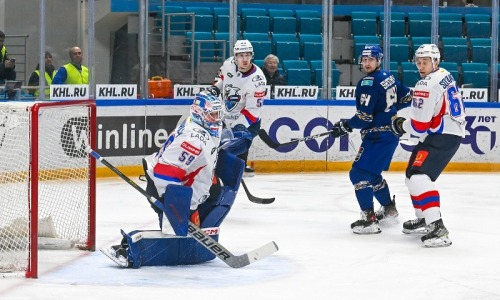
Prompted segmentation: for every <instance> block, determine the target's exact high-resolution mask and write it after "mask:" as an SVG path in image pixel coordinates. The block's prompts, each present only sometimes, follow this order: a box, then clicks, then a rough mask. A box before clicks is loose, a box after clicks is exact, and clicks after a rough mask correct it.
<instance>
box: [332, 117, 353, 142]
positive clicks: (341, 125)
mask: <svg viewBox="0 0 500 300" xmlns="http://www.w3.org/2000/svg"><path fill="white" fill-rule="evenodd" d="M349 132H352V128H351V127H349V125H347V122H346V121H345V120H340V121H338V122H337V123H335V124H334V125H333V128H332V130H331V133H330V135H332V136H333V137H334V138H338V137H342V136H344V135H348V134H349Z"/></svg>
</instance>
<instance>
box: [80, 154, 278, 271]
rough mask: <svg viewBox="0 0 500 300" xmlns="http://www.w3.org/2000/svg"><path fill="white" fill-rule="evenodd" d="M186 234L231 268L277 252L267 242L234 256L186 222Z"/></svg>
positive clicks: (149, 198) (273, 246) (106, 163)
mask: <svg viewBox="0 0 500 300" xmlns="http://www.w3.org/2000/svg"><path fill="white" fill-rule="evenodd" d="M85 151H86V152H87V153H88V154H90V155H91V156H92V157H94V158H95V159H97V160H98V161H100V162H101V163H102V164H103V165H105V166H106V167H108V168H109V169H110V170H111V171H113V172H114V173H115V174H116V175H118V176H120V178H122V179H123V180H125V181H126V182H127V183H128V184H130V185H131V186H132V187H134V188H135V189H136V190H137V191H139V192H140V193H141V194H142V195H144V196H145V197H146V198H147V199H148V201H149V202H150V203H151V204H153V205H155V206H156V207H158V208H159V209H161V210H162V211H163V203H162V202H161V201H159V200H158V199H156V198H155V197H153V196H151V195H149V194H148V193H147V192H146V191H145V190H144V189H143V188H141V187H140V186H138V185H137V184H136V183H135V182H133V181H132V180H131V179H130V178H128V177H127V175H125V174H123V173H122V172H121V171H120V170H118V169H117V168H116V167H114V166H113V165H112V164H110V163H109V162H108V161H107V160H106V159H104V158H103V157H101V156H100V155H99V154H98V153H97V152H95V151H94V150H92V148H90V147H87V148H86V149H85ZM188 234H189V235H190V236H191V237H193V238H194V239H195V240H196V241H197V242H198V243H200V244H201V245H202V246H203V247H205V249H207V250H208V251H210V252H212V253H213V254H215V256H217V257H218V258H219V259H221V260H222V261H223V262H224V263H225V264H227V265H228V266H230V267H231V268H242V267H244V266H247V265H249V264H251V263H254V262H256V261H258V260H260V259H262V258H265V257H267V256H269V255H271V254H273V253H274V252H276V251H278V245H276V243H275V242H269V243H267V244H265V245H264V246H261V247H259V248H257V249H255V250H253V251H250V252H248V253H245V254H241V255H234V254H232V253H231V252H229V250H227V249H226V248H225V247H224V246H222V245H221V244H220V243H219V242H217V241H216V240H214V239H213V238H212V237H211V236H209V235H208V234H206V233H205V232H204V231H203V230H202V229H201V228H199V227H198V226H196V225H195V224H193V223H192V222H191V221H189V222H188Z"/></svg>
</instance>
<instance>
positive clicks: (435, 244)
mask: <svg viewBox="0 0 500 300" xmlns="http://www.w3.org/2000/svg"><path fill="white" fill-rule="evenodd" d="M451 244H452V243H451V240H450V239H449V238H448V237H447V236H444V237H439V238H433V239H428V240H425V241H424V246H425V247H426V248H440V247H448V246H451Z"/></svg>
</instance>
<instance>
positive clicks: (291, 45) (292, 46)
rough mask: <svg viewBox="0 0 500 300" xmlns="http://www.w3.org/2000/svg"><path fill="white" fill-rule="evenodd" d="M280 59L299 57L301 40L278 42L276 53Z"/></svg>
mask: <svg viewBox="0 0 500 300" xmlns="http://www.w3.org/2000/svg"><path fill="white" fill-rule="evenodd" d="M274 54H275V55H276V56H278V57H279V59H280V60H286V59H299V58H300V44H299V42H277V43H276V52H275V53H274Z"/></svg>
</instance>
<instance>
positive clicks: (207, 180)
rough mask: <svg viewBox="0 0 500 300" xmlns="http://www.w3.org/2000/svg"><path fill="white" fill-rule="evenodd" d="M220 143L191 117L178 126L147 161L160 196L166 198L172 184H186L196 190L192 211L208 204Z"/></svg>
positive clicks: (192, 200)
mask: <svg viewBox="0 0 500 300" xmlns="http://www.w3.org/2000/svg"><path fill="white" fill-rule="evenodd" d="M219 136H220V134H219ZM219 143H220V139H219V138H215V137H213V136H211V135H210V134H209V133H208V132H207V131H206V130H205V129H204V128H203V127H201V126H200V125H198V124H197V123H195V122H193V121H191V118H188V119H187V120H186V122H184V123H182V124H181V125H179V126H178V127H177V128H176V129H175V130H174V132H173V133H171V134H170V136H169V137H168V139H167V141H165V143H164V144H163V145H162V147H161V148H160V150H159V151H158V152H156V153H154V154H152V155H150V156H147V157H146V158H145V159H146V162H147V164H148V167H147V169H148V170H147V172H148V175H149V177H150V178H151V179H153V181H154V183H155V186H156V189H157V191H158V195H160V196H163V194H164V193H165V188H166V186H167V185H169V184H177V185H184V186H189V187H191V188H192V189H193V196H192V198H191V205H190V208H191V210H195V209H196V208H197V207H198V205H199V204H201V203H203V202H205V200H206V199H207V198H208V196H209V191H210V186H211V185H212V177H213V175H214V172H215V165H216V163H217V154H218V151H217V147H218V146H219Z"/></svg>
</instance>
